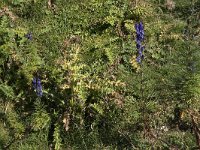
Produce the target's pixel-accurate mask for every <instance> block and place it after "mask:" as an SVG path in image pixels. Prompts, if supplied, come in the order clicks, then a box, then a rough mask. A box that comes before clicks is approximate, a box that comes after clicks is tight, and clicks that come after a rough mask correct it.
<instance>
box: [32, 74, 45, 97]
mask: <svg viewBox="0 0 200 150" xmlns="http://www.w3.org/2000/svg"><path fill="white" fill-rule="evenodd" d="M33 88H34V89H35V90H36V94H37V96H39V97H41V96H42V94H43V93H42V85H41V80H40V78H35V77H34V78H33Z"/></svg>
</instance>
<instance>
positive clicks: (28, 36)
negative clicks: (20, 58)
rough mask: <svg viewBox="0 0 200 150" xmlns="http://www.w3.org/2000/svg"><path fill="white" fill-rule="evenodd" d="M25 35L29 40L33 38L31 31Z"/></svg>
mask: <svg viewBox="0 0 200 150" xmlns="http://www.w3.org/2000/svg"><path fill="white" fill-rule="evenodd" d="M25 37H26V38H27V39H29V40H32V39H33V36H32V33H31V32H29V33H27V34H26V35H25Z"/></svg>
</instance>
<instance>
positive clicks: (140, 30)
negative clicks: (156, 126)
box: [135, 22, 144, 63]
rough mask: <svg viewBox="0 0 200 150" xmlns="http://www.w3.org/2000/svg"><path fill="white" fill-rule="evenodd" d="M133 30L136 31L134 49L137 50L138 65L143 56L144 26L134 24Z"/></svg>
mask: <svg viewBox="0 0 200 150" xmlns="http://www.w3.org/2000/svg"><path fill="white" fill-rule="evenodd" d="M135 30H136V48H137V49H138V56H137V59H136V61H137V62H138V63H141V62H142V59H143V58H144V55H143V51H144V46H142V42H143V41H144V26H143V24H142V22H140V23H136V24H135Z"/></svg>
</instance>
